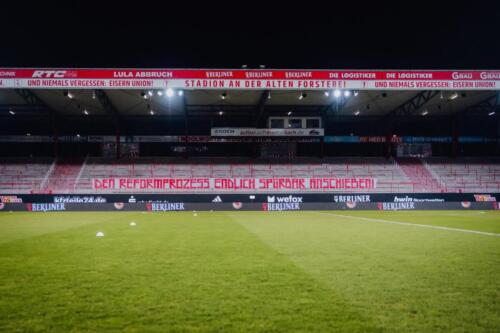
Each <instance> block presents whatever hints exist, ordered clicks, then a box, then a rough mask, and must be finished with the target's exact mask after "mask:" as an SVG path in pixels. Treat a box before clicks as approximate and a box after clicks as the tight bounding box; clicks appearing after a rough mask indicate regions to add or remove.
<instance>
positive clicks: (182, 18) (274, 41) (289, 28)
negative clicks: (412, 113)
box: [0, 0, 500, 69]
mask: <svg viewBox="0 0 500 333" xmlns="http://www.w3.org/2000/svg"><path fill="white" fill-rule="evenodd" d="M204 3H205V4H204V5H200V4H196V3H195V2H194V1H179V2H178V3H176V2H172V1H163V2H161V4H162V5H161V6H160V5H159V4H158V3H152V2H146V1H142V2H141V1H135V2H134V3H133V4H126V3H125V1H120V2H115V3H113V4H111V3H110V2H108V1H106V0H101V1H100V2H93V1H52V2H50V1H49V2H47V1H36V2H35V1H34V2H33V4H29V3H21V1H2V4H0V25H1V33H0V34H1V35H0V36H1V38H0V40H1V43H0V66H2V67H28V66H32V67H161V68H176V67H177V68H205V67H206V68H215V67H218V68H239V67H241V65H242V64H247V65H248V66H249V67H257V66H258V65H260V64H264V65H266V66H267V67H268V68H320V69H323V68H324V69H330V68H332V69H333V68H339V69H340V68H346V69H361V68H367V69H386V68H393V69H402V68H406V69H424V68H429V69H449V68H450V69H455V68H456V69H500V4H499V2H498V1H496V2H494V1H491V2H480V1H466V3H467V4H468V6H464V5H461V4H459V2H458V1H455V2H451V3H448V4H446V3H443V2H441V1H437V0H436V1H434V2H430V3H426V2H422V1H400V2H399V3H398V4H392V3H388V2H382V1H371V2H370V3H371V4H363V2H356V1H346V2H345V3H344V4H343V5H341V4H339V2H337V1H335V2H334V1H330V5H328V6H327V5H326V4H325V3H326V1H323V4H322V3H321V2H317V3H314V2H312V1H305V2H302V4H300V3H292V1H289V2H287V3H286V4H282V5H279V6H278V5H271V3H272V2H271V0H268V1H267V2H258V1H249V2H240V1H236V0H235V1H232V2H228V3H222V2H216V1H204Z"/></svg>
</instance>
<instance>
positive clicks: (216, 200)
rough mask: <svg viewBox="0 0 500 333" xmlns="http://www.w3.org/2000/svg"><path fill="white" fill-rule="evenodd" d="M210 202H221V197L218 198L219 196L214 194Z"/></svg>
mask: <svg viewBox="0 0 500 333" xmlns="http://www.w3.org/2000/svg"><path fill="white" fill-rule="evenodd" d="M212 202H222V199H221V198H220V196H216V197H215V198H214V199H213V200H212Z"/></svg>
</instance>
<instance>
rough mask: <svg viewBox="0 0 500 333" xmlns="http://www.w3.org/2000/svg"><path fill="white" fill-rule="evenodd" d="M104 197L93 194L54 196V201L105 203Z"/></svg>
mask: <svg viewBox="0 0 500 333" xmlns="http://www.w3.org/2000/svg"><path fill="white" fill-rule="evenodd" d="M106 202H107V200H106V198H103V197H95V196H55V197H54V203H106Z"/></svg>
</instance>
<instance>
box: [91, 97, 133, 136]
mask: <svg viewBox="0 0 500 333" xmlns="http://www.w3.org/2000/svg"><path fill="white" fill-rule="evenodd" d="M95 96H96V98H97V100H98V101H99V103H100V104H101V106H102V108H103V109H104V111H105V112H106V114H107V115H108V117H109V118H110V119H111V121H112V122H113V125H114V126H115V129H116V131H117V133H121V129H125V127H126V126H125V124H124V122H123V119H122V116H121V115H120V112H119V111H118V109H117V108H116V107H115V106H114V105H113V103H112V102H111V100H110V99H109V97H108V95H106V93H105V92H104V90H100V89H97V90H95Z"/></svg>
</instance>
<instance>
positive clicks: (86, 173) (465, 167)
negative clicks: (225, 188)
mask: <svg viewBox="0 0 500 333" xmlns="http://www.w3.org/2000/svg"><path fill="white" fill-rule="evenodd" d="M109 177H131V178H132V177H133V178H148V177H151V178H152V177H168V178H196V177H212V178H259V177H261V178H279V177H291V178H293V177H337V178H365V177H366V178H375V179H376V180H377V188H376V189H375V190H372V191H371V192H380V193H388V192H400V193H403V192H455V193H460V192H464V193H465V192H499V191H500V160H498V159H493V158H489V159H484V158H482V159H481V158H462V159H449V158H437V157H433V158H426V159H422V160H421V159H417V158H398V159H396V160H394V159H385V158H382V157H370V158H366V157H363V158H360V157H345V158H325V159H313V158H296V159H295V160H294V161H293V163H290V162H289V161H286V160H282V161H280V160H267V159H257V160H255V159H249V158H191V159H189V160H186V159H183V158H137V159H122V160H114V159H109V158H101V157H93V158H88V159H86V160H85V161H84V160H83V159H71V160H58V161H57V162H55V161H54V160H51V159H43V158H37V159H21V158H9V159H3V160H2V163H1V164H0V192H1V193H92V192H93V189H92V179H93V178H109ZM368 192H370V191H368Z"/></svg>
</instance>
